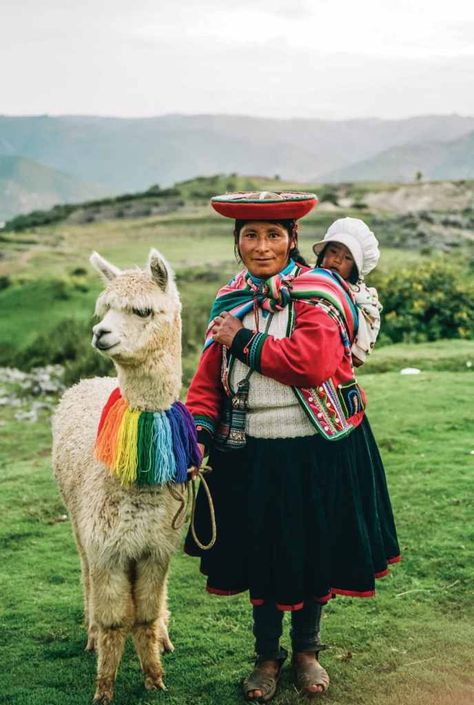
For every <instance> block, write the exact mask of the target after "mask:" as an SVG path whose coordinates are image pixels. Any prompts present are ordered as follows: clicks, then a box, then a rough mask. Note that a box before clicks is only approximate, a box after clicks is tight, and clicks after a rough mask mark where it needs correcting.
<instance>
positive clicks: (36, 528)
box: [0, 351, 474, 705]
mask: <svg viewBox="0 0 474 705" xmlns="http://www.w3.org/2000/svg"><path fill="white" fill-rule="evenodd" d="M425 354H426V353H425V352H423V351H420V355H421V357H423V356H424V355H425ZM469 383H470V378H469V377H468V375H467V373H462V372H457V373H454V372H444V371H433V372H429V373H426V374H423V375H419V376H418V377H402V376H400V375H399V374H398V373H387V374H385V375H367V376H366V377H365V378H364V386H365V387H366V389H367V392H368V396H369V414H370V418H371V422H372V425H373V427H374V431H375V434H376V437H377V439H378V442H379V445H380V448H381V451H382V453H383V456H384V462H385V465H386V468H387V473H388V481H389V485H390V489H391V495H392V501H393V505H394V511H395V515H396V520H397V525H398V532H399V537H400V542H401V548H402V554H403V560H402V562H401V563H400V564H399V565H397V566H395V567H393V569H392V571H391V574H390V575H389V576H388V577H386V578H385V579H384V580H381V581H379V582H378V591H377V597H376V598H375V599H373V600H356V599H349V598H340V597H338V598H337V599H336V600H333V601H331V603H330V604H329V605H328V606H327V607H326V608H325V611H324V619H323V627H322V630H323V631H322V637H323V640H324V641H325V642H327V643H328V644H329V645H330V647H331V648H330V650H329V651H328V652H325V653H324V654H323V656H322V660H323V663H324V665H325V666H326V667H327V669H328V671H329V673H330V676H331V679H332V683H331V687H330V690H329V691H328V694H327V695H325V696H324V701H325V702H328V703H332V704H333V705H347V703H352V704H353V705H381V704H382V703H383V704H384V705H426V704H427V703H430V704H432V705H468V703H471V702H472V699H473V698H474V681H473V678H472V673H473V672H474V660H473V653H472V648H471V646H472V641H473V639H474V631H473V616H474V615H473V611H472V607H473V601H472V591H473V575H472V565H473V556H472V539H473V538H474V537H473V536H472V522H471V521H470V519H471V516H472V502H471V500H470V499H469V498H470V493H469V482H470V480H469V478H470V476H471V474H472V463H473V458H474V456H473V455H472V423H473V420H474V419H473V412H472V400H471V394H470V392H469ZM440 390H449V397H448V398H449V399H455V400H456V401H455V405H456V413H455V414H449V415H447V414H446V405H444V404H441V405H440V404H439V395H440ZM0 423H1V424H2V426H3V430H4V431H5V432H4V433H3V434H2V435H1V438H0V457H1V460H0V466H1V473H2V487H3V489H2V493H1V498H0V505H1V507H0V509H1V511H0V545H1V547H2V566H3V570H2V572H1V577H0V594H1V595H2V608H1V613H0V630H1V638H0V644H1V647H0V649H1V658H2V664H3V668H2V671H1V673H0V694H1V695H0V700H1V702H4V703H8V704H9V705H63V703H64V702H65V701H67V702H68V704H69V705H86V704H87V703H89V702H90V699H91V697H92V694H93V690H94V676H95V657H94V655H92V654H87V653H85V652H84V651H83V649H84V644H85V632H84V629H83V627H82V625H81V620H82V596H81V589H80V576H79V560H78V557H77V555H76V548H75V545H74V542H73V539H72V534H71V526H70V522H69V520H68V519H67V516H66V515H65V510H64V508H63V506H62V504H61V501H60V499H59V497H58V493H57V490H56V488H55V486H54V483H53V480H52V477H51V468H50V460H49V445H50V431H49V425H48V421H47V418H46V417H43V420H42V422H40V423H38V424H29V423H25V422H23V423H21V424H20V423H19V422H17V421H15V419H14V409H9V408H6V407H0ZM20 438H21V442H18V441H19V439H20ZM203 588H204V579H203V576H202V575H200V573H199V570H198V565H197V562H196V561H195V560H194V559H191V558H189V557H185V556H184V555H183V554H181V553H180V554H178V555H177V556H176V557H175V558H174V560H173V565H172V572H171V580H170V606H171V610H172V623H171V637H172V640H173V641H174V644H175V646H176V652H175V653H174V654H172V655H170V656H167V657H165V660H164V663H165V668H166V683H167V686H168V691H167V692H166V693H159V694H152V693H149V692H147V691H145V690H144V689H143V686H142V680H141V675H140V671H139V666H138V661H137V659H136V656H135V655H134V653H133V649H132V648H131V643H129V644H128V648H127V650H126V653H125V656H124V659H123V661H122V666H121V668H120V672H119V676H118V680H117V690H116V700H115V702H116V703H117V705H126V704H127V705H128V704H129V703H131V702H133V703H136V704H137V705H151V703H155V702H158V701H159V702H163V703H169V704H170V705H196V703H198V704H199V705H216V703H222V704H223V705H232V704H234V703H235V704H237V703H240V702H242V698H241V694H240V687H239V681H240V679H241V678H242V677H243V676H245V675H246V674H247V673H248V671H249V670H250V668H251V659H252V649H253V637H252V635H251V619H250V606H249V604H248V600H247V597H246V596H245V595H240V596H236V597H233V598H220V597H215V596H210V595H208V594H206V593H205V592H204V589H203ZM284 643H285V644H287V643H288V637H287V632H286V633H285V636H284ZM299 702H300V698H299V697H298V696H297V694H296V693H295V692H294V689H293V687H292V685H291V679H290V671H289V669H288V668H285V671H284V675H283V679H282V687H281V690H280V694H279V695H278V696H277V698H276V699H275V705H297V703H299Z"/></svg>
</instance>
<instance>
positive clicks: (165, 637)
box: [159, 574, 174, 653]
mask: <svg viewBox="0 0 474 705" xmlns="http://www.w3.org/2000/svg"><path fill="white" fill-rule="evenodd" d="M170 617H171V612H170V611H169V609H168V574H166V575H165V579H164V583H163V590H162V593H161V607H160V617H159V624H160V630H161V650H162V651H164V652H165V653H166V652H168V653H171V652H173V651H174V646H173V644H172V642H171V639H170V635H169V633H168V625H169V622H170Z"/></svg>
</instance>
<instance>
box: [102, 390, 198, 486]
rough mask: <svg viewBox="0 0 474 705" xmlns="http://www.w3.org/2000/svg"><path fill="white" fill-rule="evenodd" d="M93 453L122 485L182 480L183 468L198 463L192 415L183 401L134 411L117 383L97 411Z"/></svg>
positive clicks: (184, 471) (179, 481) (184, 477)
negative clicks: (167, 406) (151, 409)
mask: <svg viewBox="0 0 474 705" xmlns="http://www.w3.org/2000/svg"><path fill="white" fill-rule="evenodd" d="M95 455H96V458H97V459H98V460H100V461H101V462H102V463H104V465H106V466H107V467H108V468H109V470H110V471H111V473H112V474H113V475H115V476H116V477H117V478H118V479H119V480H120V483H121V484H122V485H126V486H128V485H133V484H135V485H139V486H140V485H164V484H166V483H168V482H173V483H181V482H186V480H187V470H188V468H189V467H191V466H194V465H197V466H199V465H200V463H201V454H200V452H199V448H198V445H197V435H196V428H195V425H194V421H193V417H192V416H191V413H190V412H189V411H188V409H187V408H186V407H185V406H184V404H182V403H181V402H180V401H175V402H174V404H172V406H171V407H170V408H169V409H168V410H167V411H138V410H137V409H131V408H130V406H129V404H128V402H127V401H126V400H125V399H124V398H123V397H122V395H121V393H120V389H119V388H118V387H117V388H116V389H114V391H113V392H112V394H111V395H110V397H109V398H108V400H107V403H106V404H105V406H104V408H103V410H102V415H101V417H100V422H99V426H98V429H97V437H96V443H95Z"/></svg>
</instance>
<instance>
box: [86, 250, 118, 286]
mask: <svg viewBox="0 0 474 705" xmlns="http://www.w3.org/2000/svg"><path fill="white" fill-rule="evenodd" d="M89 262H90V263H91V265H92V266H93V267H94V269H95V270H96V271H97V272H99V274H100V275H101V277H102V279H104V281H105V282H106V283H107V282H110V281H112V279H115V277H118V275H119V274H120V269H119V268H118V267H116V266H115V265H114V264H111V263H110V262H108V261H107V260H106V259H104V258H103V257H101V255H99V253H98V252H93V253H92V254H91V256H90V257H89Z"/></svg>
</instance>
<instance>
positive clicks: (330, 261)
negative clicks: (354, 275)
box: [321, 242, 354, 279]
mask: <svg viewBox="0 0 474 705" xmlns="http://www.w3.org/2000/svg"><path fill="white" fill-rule="evenodd" d="M353 266H354V258H353V256H352V255H351V253H350V251H349V250H348V249H347V247H346V246H345V245H343V244H342V243H341V242H329V244H327V245H326V247H325V248H324V255H323V259H322V260H321V267H324V268H325V269H332V270H333V271H334V272H337V273H338V274H339V276H340V277H342V278H343V279H349V277H350V275H351V272H352V267H353Z"/></svg>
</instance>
